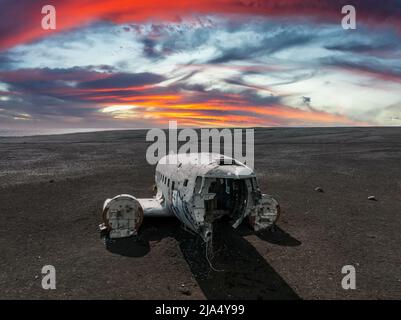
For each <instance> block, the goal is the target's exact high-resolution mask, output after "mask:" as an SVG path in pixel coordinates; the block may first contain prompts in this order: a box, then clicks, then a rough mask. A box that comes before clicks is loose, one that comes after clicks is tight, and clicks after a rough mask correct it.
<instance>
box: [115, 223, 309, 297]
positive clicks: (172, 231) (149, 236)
mask: <svg viewBox="0 0 401 320" xmlns="http://www.w3.org/2000/svg"><path fill="white" fill-rule="evenodd" d="M249 234H252V232H250V231H249V229H247V228H246V227H242V226H241V227H240V228H239V229H238V230H234V229H233V228H231V227H230V226H227V225H225V224H221V225H217V226H216V229H215V232H214V240H213V259H212V264H213V267H214V268H215V269H217V270H221V271H213V270H212V269H211V267H210V265H209V263H208V261H207V259H206V248H205V244H204V243H203V241H202V240H201V239H200V238H199V237H197V236H195V235H192V234H190V233H188V232H186V231H184V230H182V229H181V228H180V226H179V224H178V222H177V221H175V220H172V219H166V220H163V221H160V220H158V221H151V223H149V222H147V223H146V224H144V225H143V226H142V232H141V235H140V237H139V239H135V238H128V239H120V240H118V241H116V240H114V241H109V242H108V244H107V249H108V250H109V251H110V252H112V253H116V254H121V255H124V256H130V257H140V256H144V255H146V254H147V253H148V252H149V250H150V246H149V242H150V241H155V240H161V239H163V238H165V237H174V238H175V239H176V240H177V241H178V242H179V246H180V249H181V251H182V253H183V255H184V258H185V260H186V261H187V263H188V265H189V267H190V269H191V271H192V273H193V275H194V277H195V279H196V281H197V282H198V285H199V287H200V288H201V290H202V291H203V293H204V295H205V296H206V298H207V299H269V300H270V299H280V300H286V299H300V297H299V296H298V295H297V294H296V293H295V291H294V290H293V289H292V288H291V287H290V286H289V285H288V284H287V283H286V282H285V280H284V279H283V278H282V277H281V276H280V275H279V274H278V273H277V272H276V271H275V270H274V269H273V267H271V266H270V265H269V264H268V263H267V262H266V260H265V259H264V258H263V257H262V256H261V255H260V254H259V253H258V251H257V250H256V249H255V248H254V247H253V246H252V245H251V244H250V243H249V242H248V241H247V240H246V239H244V238H243V236H244V235H249ZM257 236H258V237H259V238H260V239H262V240H264V241H268V242H270V243H274V244H276V245H282V246H297V245H300V244H301V243H300V242H299V241H298V240H296V239H294V238H292V237H291V236H290V235H289V234H288V233H286V232H284V231H283V230H281V229H278V230H276V231H275V232H263V233H258V234H257Z"/></svg>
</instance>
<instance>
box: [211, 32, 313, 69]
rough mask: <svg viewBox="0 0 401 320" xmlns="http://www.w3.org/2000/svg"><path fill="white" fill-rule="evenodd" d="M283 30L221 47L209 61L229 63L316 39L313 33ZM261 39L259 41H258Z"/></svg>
mask: <svg viewBox="0 0 401 320" xmlns="http://www.w3.org/2000/svg"><path fill="white" fill-rule="evenodd" d="M291 29H292V28H289V29H287V30H283V31H282V32H280V33H278V34H276V35H274V36H271V37H270V36H266V37H263V38H262V39H255V42H252V43H249V44H248V45H247V46H243V47H239V48H230V49H225V48H220V50H221V52H220V54H219V56H218V57H216V58H214V59H211V60H210V61H209V63H228V62H231V61H235V60H248V59H252V58H256V57H261V56H263V55H265V56H267V55H269V54H272V53H275V52H278V51H280V50H284V49H288V48H291V47H294V46H298V45H305V44H307V43H308V42H310V41H311V40H313V39H314V35H313V34H312V33H310V32H309V33H304V32H302V31H301V32H299V31H297V30H291ZM258 40H259V41H258Z"/></svg>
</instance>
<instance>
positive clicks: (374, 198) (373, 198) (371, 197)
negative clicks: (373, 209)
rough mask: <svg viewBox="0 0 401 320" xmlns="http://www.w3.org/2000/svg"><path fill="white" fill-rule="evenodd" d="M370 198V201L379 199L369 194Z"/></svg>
mask: <svg viewBox="0 0 401 320" xmlns="http://www.w3.org/2000/svg"><path fill="white" fill-rule="evenodd" d="M368 200H370V201H377V199H376V197H375V196H369V197H368Z"/></svg>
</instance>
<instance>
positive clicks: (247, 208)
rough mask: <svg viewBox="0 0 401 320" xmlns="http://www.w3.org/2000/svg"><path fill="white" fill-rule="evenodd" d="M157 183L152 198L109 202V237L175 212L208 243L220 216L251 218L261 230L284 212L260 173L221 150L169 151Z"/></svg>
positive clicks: (235, 220) (234, 221)
mask: <svg viewBox="0 0 401 320" xmlns="http://www.w3.org/2000/svg"><path fill="white" fill-rule="evenodd" d="M155 182H156V183H155V186H156V188H157V194H156V196H155V197H153V198H147V199H137V198H135V197H134V196H132V195H128V194H122V195H118V196H116V197H114V198H112V199H107V200H106V201H105V203H104V206H103V214H102V216H103V223H102V224H101V225H100V229H101V232H102V234H103V235H104V236H105V237H106V238H107V239H118V238H125V237H131V236H137V235H138V234H139V233H140V227H141V224H142V222H143V219H144V218H156V217H166V216H175V217H177V218H178V219H179V220H180V221H181V223H182V224H183V226H184V228H185V229H186V230H189V231H192V232H193V233H195V234H197V235H199V236H200V237H201V238H202V239H203V241H204V242H206V243H209V242H211V241H212V238H213V225H214V223H215V222H217V221H221V220H225V221H227V223H229V224H230V225H231V226H232V227H233V228H237V227H238V226H239V225H240V224H241V223H242V222H243V221H244V220H247V221H248V222H249V224H250V226H251V227H252V228H253V230H254V231H262V230H265V229H268V228H270V227H272V226H273V225H274V224H275V222H276V221H277V219H278V217H279V215H280V206H279V204H278V202H277V201H276V200H275V199H274V198H273V197H271V196H269V195H266V194H262V193H261V191H260V189H259V186H258V182H257V179H256V175H255V172H254V171H253V170H252V169H251V168H249V167H248V166H246V165H244V164H243V163H241V162H239V161H237V160H235V159H233V158H230V157H226V156H223V155H220V154H216V153H186V154H173V155H171V154H170V155H167V156H165V157H163V158H161V159H160V160H159V162H158V164H157V166H156V173H155Z"/></svg>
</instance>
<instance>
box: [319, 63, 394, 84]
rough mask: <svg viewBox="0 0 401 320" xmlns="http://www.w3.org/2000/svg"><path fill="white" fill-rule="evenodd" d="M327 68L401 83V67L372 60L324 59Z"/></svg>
mask: <svg viewBox="0 0 401 320" xmlns="http://www.w3.org/2000/svg"><path fill="white" fill-rule="evenodd" d="M321 62H322V64H323V65H325V66H330V67H335V68H341V69H344V70H347V71H349V72H353V73H355V74H358V75H362V76H363V75H366V76H369V77H373V78H376V79H379V80H384V81H393V82H401V66H400V65H394V64H393V63H390V64H389V63H388V62H387V61H381V60H378V59H372V58H365V59H364V58H361V59H359V60H347V59H346V58H333V57H331V58H326V59H322V61H321Z"/></svg>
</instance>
